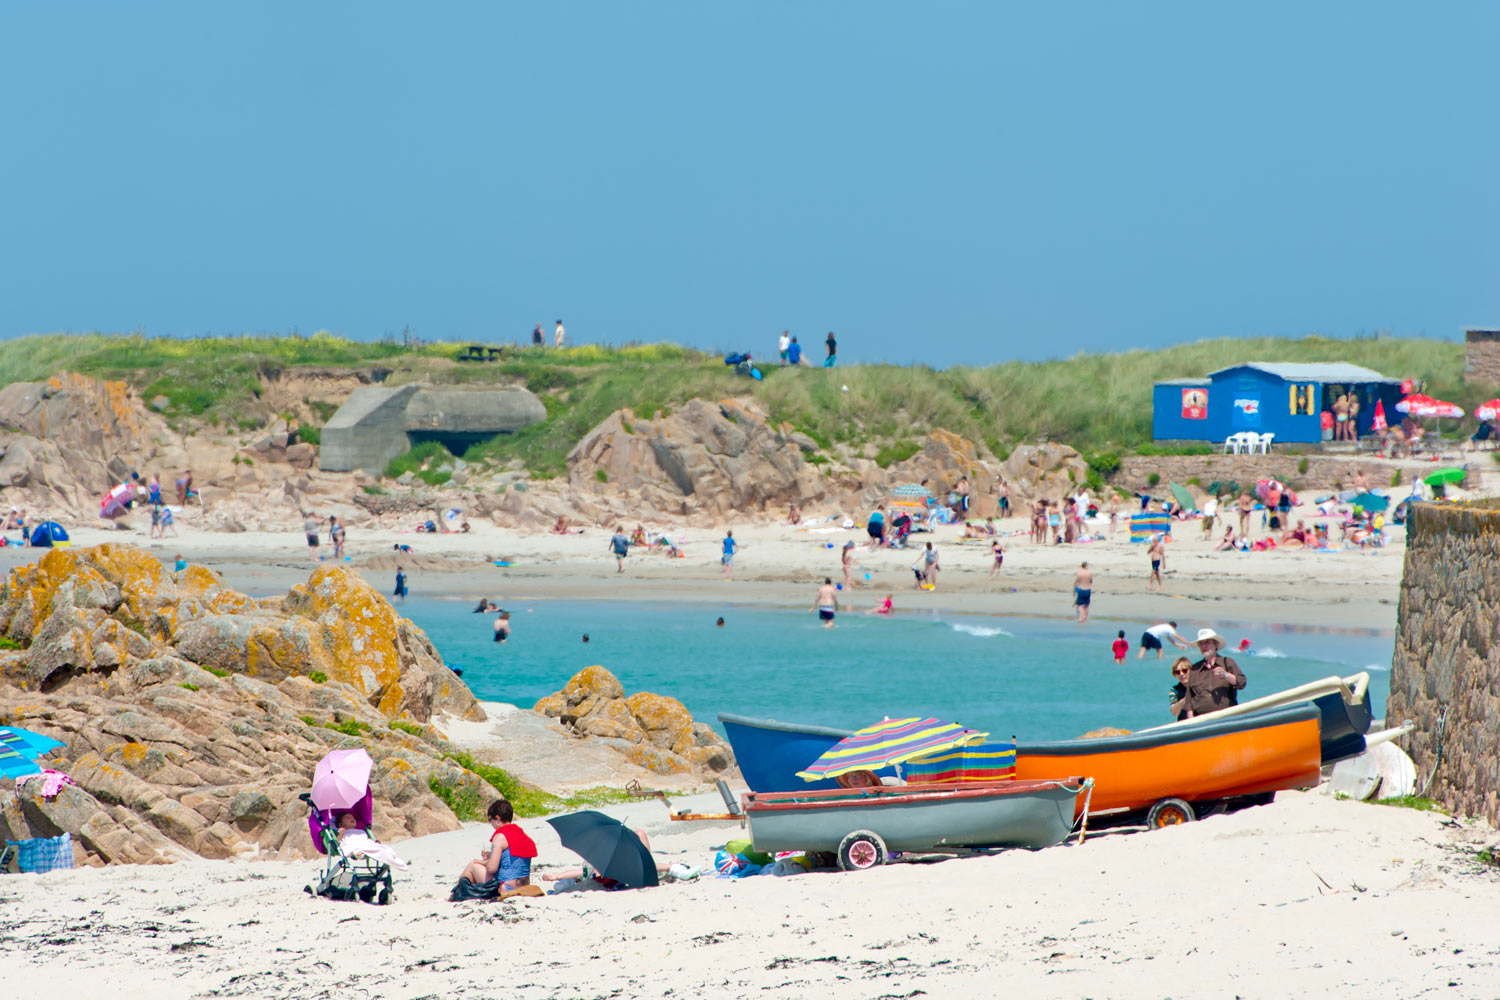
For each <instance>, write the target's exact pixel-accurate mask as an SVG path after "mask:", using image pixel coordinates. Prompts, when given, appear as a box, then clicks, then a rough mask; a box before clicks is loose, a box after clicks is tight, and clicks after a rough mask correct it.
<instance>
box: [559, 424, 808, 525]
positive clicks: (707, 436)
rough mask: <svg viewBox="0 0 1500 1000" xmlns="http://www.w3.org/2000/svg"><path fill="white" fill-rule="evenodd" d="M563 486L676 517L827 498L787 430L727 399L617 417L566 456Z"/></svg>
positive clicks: (591, 433) (723, 512)
mask: <svg viewBox="0 0 1500 1000" xmlns="http://www.w3.org/2000/svg"><path fill="white" fill-rule="evenodd" d="M568 482H569V485H570V486H572V487H573V488H574V489H575V490H579V489H589V490H592V489H595V488H596V487H598V486H599V485H600V484H601V482H602V483H606V484H609V486H610V487H612V489H613V490H615V491H623V492H628V493H637V494H640V495H642V496H643V498H644V499H646V500H647V502H649V503H651V504H652V505H653V506H655V507H656V508H657V509H658V510H662V511H666V512H674V513H681V514H686V513H689V512H692V511H706V512H708V513H712V514H725V513H728V512H729V511H739V512H750V511H757V510H765V509H767V508H771V507H778V506H785V505H786V504H788V503H791V502H798V503H808V502H812V501H815V500H818V499H821V498H822V497H823V496H824V495H825V494H826V492H827V487H826V486H825V481H824V477H823V475H822V474H821V473H819V472H818V470H817V468H816V467H815V466H813V465H810V464H808V463H807V462H806V461H805V459H804V456H803V447H802V445H801V443H799V441H797V440H796V439H795V438H794V436H792V434H791V432H790V431H788V430H778V429H777V428H775V427H772V426H771V425H770V424H769V423H767V422H766V421H765V420H764V419H762V418H761V417H760V416H758V415H757V414H755V413H753V412H752V411H750V410H749V409H747V408H746V407H745V406H743V405H741V404H740V403H737V402H734V401H731V400H724V401H721V402H718V403H710V402H707V401H705V400H701V399H695V400H692V401H691V402H689V403H688V404H687V405H685V406H683V407H682V408H681V409H680V410H678V411H677V412H675V413H673V414H672V415H671V416H667V417H659V418H657V419H650V420H646V419H642V418H640V417H638V416H637V415H636V414H635V412H634V411H632V410H618V411H616V412H615V413H613V414H611V415H610V416H609V417H608V418H607V419H606V420H605V421H604V422H603V423H601V424H600V425H599V426H597V427H595V428H594V429H593V430H592V431H590V432H589V433H588V434H586V435H585V436H584V438H583V440H581V441H579V442H578V444H577V445H576V446H575V447H574V448H573V450H572V451H571V452H569V454H568Z"/></svg>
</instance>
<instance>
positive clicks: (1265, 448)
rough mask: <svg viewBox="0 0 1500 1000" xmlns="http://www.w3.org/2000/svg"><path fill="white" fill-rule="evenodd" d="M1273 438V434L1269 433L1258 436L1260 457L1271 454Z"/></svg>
mask: <svg viewBox="0 0 1500 1000" xmlns="http://www.w3.org/2000/svg"><path fill="white" fill-rule="evenodd" d="M1275 437H1276V435H1275V434H1274V433H1269V432H1268V433H1265V434H1262V435H1261V436H1260V453H1261V454H1262V455H1269V454H1271V441H1272V440H1273V439H1274V438H1275Z"/></svg>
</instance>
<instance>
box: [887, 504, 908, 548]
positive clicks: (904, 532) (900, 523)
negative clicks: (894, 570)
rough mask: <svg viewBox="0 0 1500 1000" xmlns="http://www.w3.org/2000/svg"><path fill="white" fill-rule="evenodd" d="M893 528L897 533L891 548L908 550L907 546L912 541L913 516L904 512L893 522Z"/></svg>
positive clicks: (891, 541) (892, 539)
mask: <svg viewBox="0 0 1500 1000" xmlns="http://www.w3.org/2000/svg"><path fill="white" fill-rule="evenodd" d="M891 528H892V529H894V531H895V534H894V535H893V536H892V537H891V540H890V546H891V548H893V549H904V548H906V546H907V544H908V543H910V541H911V515H910V514H907V513H906V512H905V511H903V512H902V513H901V514H899V515H898V516H897V517H896V519H895V520H894V521H892V522H891Z"/></svg>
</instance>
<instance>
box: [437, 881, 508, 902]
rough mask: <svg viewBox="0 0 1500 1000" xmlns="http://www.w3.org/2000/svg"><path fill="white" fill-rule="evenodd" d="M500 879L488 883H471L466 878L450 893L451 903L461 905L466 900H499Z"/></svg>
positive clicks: (449, 899)
mask: <svg viewBox="0 0 1500 1000" xmlns="http://www.w3.org/2000/svg"><path fill="white" fill-rule="evenodd" d="M499 898H500V879H499V878H492V879H490V880H489V881H488V882H470V881H469V880H468V879H466V878H461V879H459V880H458V884H457V885H455V886H454V887H453V891H452V892H450V893H448V901H449V902H450V903H461V902H463V901H464V900H466V899H499Z"/></svg>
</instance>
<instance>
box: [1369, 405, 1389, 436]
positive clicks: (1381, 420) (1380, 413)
mask: <svg viewBox="0 0 1500 1000" xmlns="http://www.w3.org/2000/svg"><path fill="white" fill-rule="evenodd" d="M1386 427H1387V425H1386V422H1385V403H1383V402H1381V401H1380V400H1378V399H1377V400H1375V416H1374V417H1373V418H1372V419H1371V421H1370V430H1371V431H1373V432H1374V433H1376V434H1381V433H1384V431H1385V430H1386Z"/></svg>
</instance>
